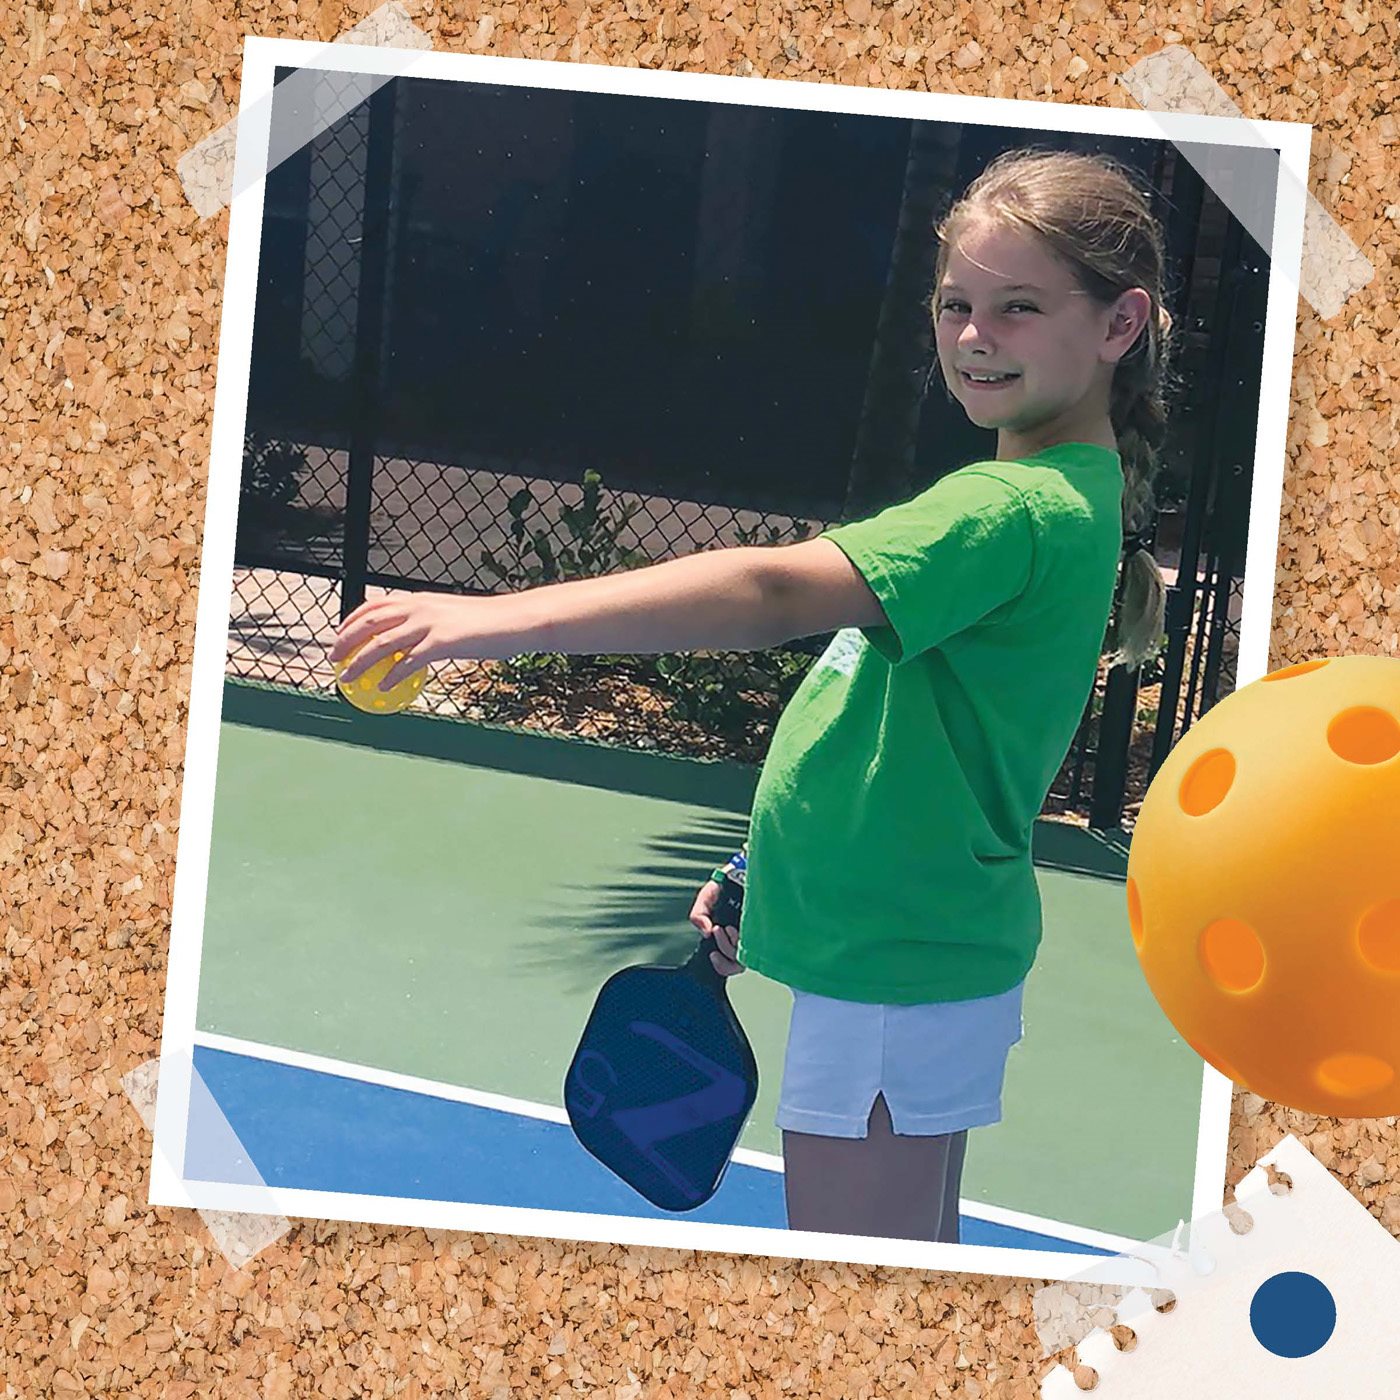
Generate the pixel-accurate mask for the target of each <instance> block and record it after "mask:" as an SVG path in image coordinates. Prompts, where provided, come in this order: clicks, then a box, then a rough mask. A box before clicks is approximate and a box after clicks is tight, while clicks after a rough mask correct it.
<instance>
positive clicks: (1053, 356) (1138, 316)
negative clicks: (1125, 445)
mask: <svg viewBox="0 0 1400 1400" xmlns="http://www.w3.org/2000/svg"><path fill="white" fill-rule="evenodd" d="M934 307H935V318H934V338H935V341H936V343H937V348H938V359H939V364H940V366H941V367H942V370H943V378H944V382H945V383H946V384H947V385H948V387H949V389H950V390H951V391H952V393H953V395H954V397H955V398H956V399H957V400H958V402H959V403H961V404H962V406H963V408H964V409H965V410H966V412H967V416H968V417H969V418H971V419H972V421H973V422H974V423H976V424H977V425H978V427H981V428H995V429H996V430H997V456H998V457H999V458H1002V459H1006V458H1009V457H1022V456H1029V455H1031V454H1033V453H1035V452H1038V451H1039V450H1040V449H1041V448H1043V447H1047V446H1050V445H1052V444H1054V443H1059V442H1091V443H1098V444H1100V445H1101V446H1104V447H1108V448H1112V449H1114V450H1117V445H1118V444H1117V440H1116V438H1115V436H1114V433H1113V428H1112V425H1111V423H1110V420H1109V411H1108V410H1109V394H1110V390H1111V388H1112V383H1113V371H1114V367H1115V366H1116V365H1117V363H1118V361H1119V360H1120V359H1121V358H1122V357H1123V356H1124V355H1125V354H1126V353H1127V352H1128V350H1129V349H1131V348H1132V345H1133V342H1134V341H1135V340H1136V339H1137V337H1138V333H1139V332H1140V331H1141V330H1142V327H1143V325H1144V324H1145V323H1146V320H1147V316H1148V314H1149V313H1150V311H1151V308H1152V300H1151V297H1150V296H1149V295H1148V293H1147V292H1145V291H1143V290H1142V289H1141V288H1133V289H1132V290H1131V291H1127V292H1124V293H1123V295H1122V296H1120V297H1119V298H1118V300H1117V301H1116V302H1115V303H1114V305H1113V306H1110V307H1107V308H1105V307H1100V306H1099V305H1097V304H1096V303H1095V302H1094V300H1093V298H1091V297H1090V296H1089V295H1088V294H1087V293H1086V292H1085V291H1084V289H1083V288H1082V287H1080V286H1078V285H1077V283H1076V281H1075V278H1074V275H1073V273H1072V272H1071V271H1070V269H1069V268H1068V267H1067V266H1066V265H1065V264H1064V263H1063V262H1061V261H1060V260H1059V259H1058V258H1056V257H1055V256H1054V255H1053V254H1052V253H1051V252H1050V251H1049V249H1048V248H1047V246H1046V245H1045V244H1044V243H1043V242H1042V241H1041V240H1040V239H1038V238H1036V237H1035V236H1034V235H1032V234H1029V233H1023V232H1019V231H1017V230H1015V229H1009V228H1002V227H998V226H994V225H989V224H978V223H971V224H968V225H965V226H964V231H963V232H962V233H961V235H960V236H959V237H958V238H957V239H956V241H955V243H954V244H953V246H952V247H951V248H950V249H949V252H948V259H947V264H946V267H945V270H944V274H943V277H942V279H941V280H940V282H939V285H938V288H937V299H936V301H935V302H934ZM968 371H971V372H972V373H973V374H978V375H997V374H1006V375H1009V376H1011V377H1010V378H1008V379H1005V380H998V381H996V382H992V383H983V384H978V383H976V382H974V381H973V380H971V379H969V378H968V373H967V372H968Z"/></svg>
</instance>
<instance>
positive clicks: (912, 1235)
mask: <svg viewBox="0 0 1400 1400" xmlns="http://www.w3.org/2000/svg"><path fill="white" fill-rule="evenodd" d="M966 1138H967V1134H966V1132H961V1133H948V1134H945V1135H943V1136H941V1137H901V1136H899V1135H898V1134H897V1133H896V1132H895V1131H894V1129H893V1127H892V1126H891V1124H890V1114H889V1109H888V1107H887V1106H886V1104H885V1096H884V1095H883V1094H877V1095H876V1098H875V1104H874V1107H873V1108H872V1109H871V1112H870V1121H869V1125H868V1127H867V1130H866V1136H865V1137H863V1138H836V1137H820V1136H817V1135H816V1134H812V1133H795V1132H792V1131H790V1130H788V1129H784V1130H783V1163H784V1173H785V1174H784V1178H783V1189H784V1194H785V1196H786V1199H787V1213H788V1228H789V1229H793V1230H816V1231H820V1232H822V1233H825V1234H836V1235H872V1236H877V1237H880V1238H883V1239H901V1240H949V1239H951V1240H953V1241H956V1240H957V1214H958V1183H959V1182H960V1180H961V1173H962V1159H963V1150H964V1144H965V1142H966Z"/></svg>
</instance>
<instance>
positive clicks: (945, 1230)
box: [938, 1128, 967, 1244]
mask: <svg viewBox="0 0 1400 1400" xmlns="http://www.w3.org/2000/svg"><path fill="white" fill-rule="evenodd" d="M948 1141H949V1149H948V1171H947V1174H946V1175H945V1176H944V1178H943V1224H942V1226H941V1227H940V1229H939V1232H938V1238H939V1239H940V1240H942V1241H943V1242H944V1243H945V1244H957V1242H958V1197H959V1195H960V1194H961V1193H962V1169H963V1159H964V1158H965V1157H966V1156H967V1129H966V1128H964V1129H963V1130H962V1131H961V1132H959V1133H951V1134H949V1138H948Z"/></svg>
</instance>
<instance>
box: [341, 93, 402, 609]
mask: <svg viewBox="0 0 1400 1400" xmlns="http://www.w3.org/2000/svg"><path fill="white" fill-rule="evenodd" d="M397 86H398V79H396V78H395V79H391V80H390V81H389V82H387V83H385V84H384V85H383V86H382V87H381V88H379V89H378V91H376V92H375V93H373V94H372V95H371V97H370V100H369V135H368V137H367V140H366V155H365V206H364V221H363V224H362V227H361V235H362V236H361V239H360V284H359V294H358V301H357V305H356V314H355V369H354V377H353V381H352V382H353V395H354V405H353V408H352V412H353V415H354V418H353V423H352V426H351V429H350V465H349V471H348V474H347V477H346V483H345V553H344V562H343V566H342V567H343V574H342V578H341V588H340V618H341V621H342V622H343V621H344V620H345V619H346V618H347V617H348V616H349V615H350V614H351V613H352V612H354V610H355V609H356V608H358V607H359V606H360V604H361V603H363V602H364V600H365V580H366V578H367V576H368V574H369V513H370V503H371V499H372V497H373V493H374V461H375V455H376V452H377V449H378V446H379V430H380V421H379V419H380V347H381V342H382V340H383V334H384V289H385V284H386V282H387V280H388V249H389V209H390V203H391V183H392V179H393V160H394V99H395V93H396V89H397Z"/></svg>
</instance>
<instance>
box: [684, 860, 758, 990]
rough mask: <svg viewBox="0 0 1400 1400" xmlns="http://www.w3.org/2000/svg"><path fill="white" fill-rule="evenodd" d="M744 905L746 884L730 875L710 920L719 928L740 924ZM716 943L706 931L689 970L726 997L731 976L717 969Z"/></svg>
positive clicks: (722, 885)
mask: <svg viewBox="0 0 1400 1400" xmlns="http://www.w3.org/2000/svg"><path fill="white" fill-rule="evenodd" d="M743 905H744V887H743V885H741V884H740V883H739V882H738V881H737V880H733V879H731V878H730V877H729V876H728V875H726V876H725V877H724V881H723V883H722V884H721V885H720V890H719V898H718V899H716V900H715V907H714V908H713V909H712V910H711V911H710V922H711V923H712V924H714V925H715V926H716V927H717V928H725V927H729V926H731V925H732V926H733V927H735V928H737V927H738V926H739V911H740V909H742V908H743ZM714 946H715V941H714V939H713V938H712V937H710V936H709V935H708V934H704V933H702V934H701V935H700V942H699V944H698V946H697V947H696V949H695V951H694V952H693V953H692V954H691V955H690V961H689V962H688V963H686V969H687V971H689V972H690V973H691V974H692V975H693V976H694V977H696V978H698V979H699V980H700V981H701V982H702V983H703V984H704V985H705V986H707V987H708V988H709V989H710V990H711V991H712V992H715V993H717V994H718V995H720V996H725V995H727V994H726V992H725V987H724V984H725V981H726V980H727V979H726V978H725V977H724V975H723V973H720V972H718V971H716V969H715V965H714V963H712V962H711V961H710V954H711V953H712V952H713V951H714Z"/></svg>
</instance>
